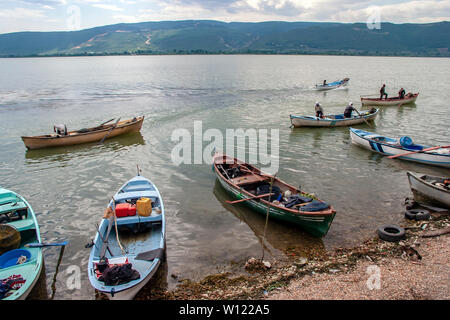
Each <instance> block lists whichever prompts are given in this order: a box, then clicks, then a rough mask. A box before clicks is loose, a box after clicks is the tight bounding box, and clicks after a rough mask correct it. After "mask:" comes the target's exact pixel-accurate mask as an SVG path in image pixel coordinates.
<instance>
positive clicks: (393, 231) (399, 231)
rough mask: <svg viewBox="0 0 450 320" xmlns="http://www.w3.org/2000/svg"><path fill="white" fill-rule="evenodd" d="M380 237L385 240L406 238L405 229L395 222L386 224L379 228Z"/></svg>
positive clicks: (394, 240) (391, 240)
mask: <svg viewBox="0 0 450 320" xmlns="http://www.w3.org/2000/svg"><path fill="white" fill-rule="evenodd" d="M378 237H380V239H381V240H384V241H389V242H397V241H400V240H402V239H404V238H405V229H403V228H402V227H399V226H396V225H393V224H388V225H384V226H381V227H379V228H378Z"/></svg>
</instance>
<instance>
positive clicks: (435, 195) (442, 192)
mask: <svg viewBox="0 0 450 320" xmlns="http://www.w3.org/2000/svg"><path fill="white" fill-rule="evenodd" d="M406 174H407V176H408V181H409V186H410V187H411V191H412V192H413V195H414V199H415V200H416V201H417V202H427V203H430V204H434V205H439V206H444V207H445V208H449V209H450V177H448V178H443V177H436V176H430V175H416V174H414V173H412V172H407V173H406Z"/></svg>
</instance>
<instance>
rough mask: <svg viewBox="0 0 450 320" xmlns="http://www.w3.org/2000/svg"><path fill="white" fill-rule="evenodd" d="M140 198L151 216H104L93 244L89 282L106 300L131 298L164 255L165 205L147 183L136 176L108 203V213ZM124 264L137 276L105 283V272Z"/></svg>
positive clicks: (152, 186) (149, 277)
mask: <svg viewBox="0 0 450 320" xmlns="http://www.w3.org/2000/svg"><path fill="white" fill-rule="evenodd" d="M141 198H144V199H151V207H152V210H151V214H150V215H148V216H142V215H140V214H139V212H135V214H131V215H127V216H119V217H117V215H116V218H114V214H113V216H112V217H109V218H108V217H104V218H103V220H102V222H101V224H100V226H99V230H98V232H97V234H96V236H95V239H94V241H93V242H94V246H93V247H92V250H91V254H90V256H89V263H88V276H89V281H90V283H91V285H92V286H93V287H94V288H95V289H96V290H97V291H99V292H102V293H103V294H105V295H106V296H107V297H108V298H109V299H114V300H131V299H133V298H134V296H135V295H136V294H137V293H138V292H139V290H141V289H142V287H144V286H145V284H146V283H147V282H148V281H149V280H150V279H151V278H152V277H153V275H154V274H155V273H156V271H157V269H158V267H159V265H160V264H161V261H162V259H163V257H164V254H165V216H164V204H163V201H162V198H161V195H160V193H159V191H158V189H157V188H156V186H155V185H154V184H153V183H152V182H151V181H150V180H148V179H146V178H144V177H142V176H139V175H138V176H136V177H134V178H133V179H131V180H130V181H128V182H127V183H125V184H124V185H123V186H122V187H121V188H120V189H119V191H118V192H117V193H116V195H115V196H114V201H113V200H111V201H110V203H109V205H108V209H111V210H110V211H109V212H110V213H111V212H115V211H117V210H116V209H115V208H118V207H119V205H120V204H124V205H125V206H126V205H127V204H130V205H131V207H132V206H133V204H136V202H137V201H138V199H141ZM108 209H107V212H108ZM117 212H118V211H117ZM116 226H117V231H118V233H117V232H116ZM117 234H118V236H117ZM125 264H131V268H132V269H134V270H135V271H137V272H138V273H139V277H138V278H131V279H125V281H119V282H117V283H113V284H112V283H111V282H110V281H108V283H107V281H106V280H105V279H106V270H111V268H113V267H121V266H123V265H125ZM101 266H102V267H101Z"/></svg>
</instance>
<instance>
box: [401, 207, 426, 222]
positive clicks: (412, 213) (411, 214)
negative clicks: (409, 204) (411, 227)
mask: <svg viewBox="0 0 450 320" xmlns="http://www.w3.org/2000/svg"><path fill="white" fill-rule="evenodd" d="M405 217H406V218H407V219H409V220H416V221H419V220H428V219H429V218H430V211H428V210H425V209H410V210H406V211H405Z"/></svg>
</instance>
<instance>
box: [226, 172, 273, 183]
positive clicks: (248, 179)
mask: <svg viewBox="0 0 450 320" xmlns="http://www.w3.org/2000/svg"><path fill="white" fill-rule="evenodd" d="M268 179H269V177H261V176H257V175H254V174H247V175H245V176H240V177H237V178H234V179H231V180H230V182H231V183H233V184H235V185H237V186H245V185H248V184H253V183H257V182H263V181H267V180H268Z"/></svg>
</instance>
